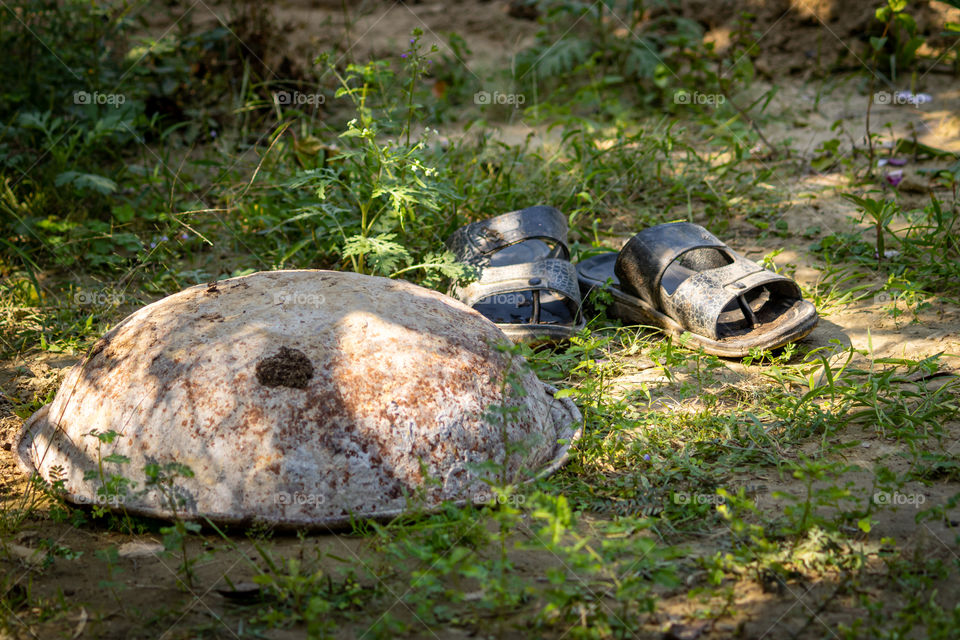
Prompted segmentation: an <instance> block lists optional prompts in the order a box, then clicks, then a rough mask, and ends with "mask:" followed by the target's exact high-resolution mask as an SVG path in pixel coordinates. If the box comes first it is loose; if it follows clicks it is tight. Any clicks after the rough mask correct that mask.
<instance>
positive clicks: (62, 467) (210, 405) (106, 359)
mask: <svg viewBox="0 0 960 640" xmlns="http://www.w3.org/2000/svg"><path fill="white" fill-rule="evenodd" d="M507 342H508V341H507V339H506V337H505V336H504V335H503V334H502V333H501V332H500V330H499V329H497V328H496V327H495V326H494V325H493V323H491V322H490V321H488V320H487V319H485V318H484V317H483V316H481V315H480V314H479V313H477V312H475V311H473V310H472V309H469V308H468V307H466V306H465V305H463V304H461V303H459V302H457V301H455V300H453V299H451V298H448V297H446V296H444V295H441V294H439V293H436V292H434V291H430V290H427V289H423V288H420V287H417V286H414V285H412V284H409V283H406V282H402V281H398V280H390V279H386V278H375V277H370V276H363V275H358V274H354V273H341V272H332V271H274V272H264V273H255V274H252V275H248V276H243V277H239V278H231V279H229V280H223V281H220V282H217V283H216V284H212V285H200V286H195V287H191V288H189V289H186V290H185V291H181V292H180V293H177V294H174V295H172V296H169V297H167V298H164V299H162V300H159V301H158V302H155V303H153V304H151V305H148V306H146V307H144V308H142V309H140V310H139V311H137V312H135V313H134V314H132V315H130V316H128V317H127V318H126V319H125V320H123V321H122V322H121V323H120V324H118V325H117V326H116V327H114V328H113V329H112V330H111V331H110V332H108V333H107V334H106V335H105V336H104V337H103V338H102V339H101V340H100V341H99V342H98V343H97V344H96V345H95V346H94V347H93V349H91V351H90V353H89V354H88V355H87V357H86V358H84V360H83V361H82V362H80V363H79V364H77V365H76V366H75V367H73V368H72V369H71V370H70V372H69V373H68V375H67V376H66V378H65V380H64V382H63V385H62V386H61V388H60V390H59V391H58V393H57V395H56V397H55V399H54V400H53V402H51V403H50V404H49V405H47V406H44V407H43V408H42V409H40V410H39V411H37V412H36V413H35V414H34V415H33V416H32V417H31V418H30V419H29V420H28V421H27V423H26V425H25V426H24V430H23V433H22V434H21V439H20V441H19V442H18V444H17V455H18V458H19V461H20V465H21V467H22V468H23V469H24V470H25V471H27V472H29V473H32V472H34V471H36V472H39V474H40V475H41V476H42V477H43V478H44V479H45V480H47V481H48V482H55V481H57V480H62V487H63V489H64V492H65V495H66V497H67V499H69V500H71V501H73V502H76V503H98V502H99V503H102V504H103V505H104V506H105V507H108V508H112V509H115V510H125V511H126V512H128V513H133V514H139V515H146V516H155V517H164V518H170V517H182V518H185V519H201V518H204V517H206V518H209V519H210V520H211V521H213V522H218V523H250V522H254V521H263V522H266V523H270V524H273V525H279V526H292V527H300V526H307V527H314V526H320V527H322V526H330V527H333V526H342V525H344V524H347V523H349V522H350V519H351V518H377V519H384V518H390V517H393V516H395V515H398V514H401V513H403V512H405V511H406V510H408V509H409V508H411V505H414V504H416V505H417V508H423V509H431V508H435V507H437V506H438V505H440V504H441V503H442V502H443V501H453V502H457V503H466V502H470V501H473V502H483V501H485V500H489V499H490V498H491V490H490V486H489V485H490V482H491V481H500V482H502V481H509V482H519V481H524V480H528V479H531V478H533V477H535V476H542V475H545V474H548V473H551V472H553V471H554V470H556V469H557V468H558V467H559V466H560V465H561V464H562V463H563V462H564V460H565V459H566V456H567V451H568V448H569V446H570V444H571V443H572V442H573V441H574V440H576V438H578V437H579V435H580V430H579V426H578V425H579V422H580V420H581V417H580V414H579V412H578V411H577V408H576V407H575V406H574V405H573V403H572V402H571V401H570V400H568V399H555V398H553V397H552V396H553V390H552V388H550V387H547V386H546V385H544V384H543V383H541V382H540V381H539V380H538V379H537V377H536V376H535V375H534V374H533V373H532V372H530V370H529V369H528V368H526V366H525V363H524V362H523V360H522V358H520V357H519V356H516V355H511V354H510V353H507V352H505V351H504V350H503V349H501V348H498V346H497V345H498V344H501V343H507ZM110 432H115V434H116V435H115V436H110V435H104V434H110ZM97 434H101V437H97ZM491 462H492V463H493V464H492V465H490V464H489V463H491ZM484 463H486V464H484ZM173 464H179V465H184V466H185V467H186V468H188V469H189V473H188V472H186V471H185V470H182V472H179V471H177V470H178V469H180V468H179V467H175V466H170V465H173ZM151 470H152V471H151ZM158 471H159V472H160V473H159V477H158ZM151 473H152V474H153V476H152V480H153V482H151V481H150V480H151ZM111 476H117V477H123V478H126V479H127V480H129V481H131V482H132V483H133V484H132V485H131V486H130V487H129V488H127V489H125V490H121V491H119V492H116V491H113V490H110V489H109V486H110V485H111V482H110V479H111ZM164 477H166V478H168V479H169V480H170V482H168V483H164V482H163V481H162V480H163V479H164ZM158 480H159V482H158ZM115 484H116V483H114V485H115ZM105 487H106V488H105ZM414 496H415V499H414Z"/></svg>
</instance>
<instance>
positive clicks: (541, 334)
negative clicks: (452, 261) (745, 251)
mask: <svg viewBox="0 0 960 640" xmlns="http://www.w3.org/2000/svg"><path fill="white" fill-rule="evenodd" d="M447 247H448V248H449V249H450V251H451V252H452V253H453V254H454V255H455V256H456V257H457V259H458V260H459V261H461V262H463V263H466V264H469V265H471V266H473V267H476V268H477V269H479V272H480V276H479V278H478V279H477V280H476V281H474V282H472V283H471V284H468V285H466V286H463V287H454V289H453V290H452V291H451V295H453V296H454V297H456V298H457V299H459V300H460V301H461V302H463V303H465V304H467V305H468V306H470V307H473V308H474V309H475V310H477V311H478V312H480V313H481V314H483V315H484V316H486V317H487V318H489V319H490V320H492V321H493V322H494V323H496V325H497V326H498V327H499V328H500V329H501V330H502V331H503V332H504V333H505V334H506V335H507V336H508V337H510V338H511V339H512V340H514V341H518V342H519V341H522V342H544V341H557V340H563V339H565V338H569V337H571V336H573V335H575V334H576V333H577V332H579V331H580V330H581V329H583V327H584V326H585V324H586V321H585V319H584V316H583V311H582V305H581V300H583V299H586V297H587V296H588V294H589V293H590V291H592V290H593V289H600V290H603V291H606V292H608V293H609V294H610V295H611V297H612V298H613V303H612V304H610V305H609V306H608V308H607V313H608V314H609V315H611V316H612V317H616V318H620V319H621V320H623V321H625V322H627V323H629V324H637V325H647V326H653V327H656V328H658V329H660V330H662V331H664V332H665V333H667V334H670V335H674V336H680V335H682V334H684V333H686V334H688V335H689V336H690V340H689V342H688V344H690V345H691V346H700V347H702V348H703V349H704V351H706V352H707V353H710V354H714V355H718V356H725V357H742V356H745V355H747V354H749V353H750V351H751V350H753V349H757V348H760V349H776V348H777V347H782V346H784V345H786V344H788V343H790V342H794V341H796V340H800V339H801V338H803V337H805V336H806V335H808V334H809V333H810V332H811V331H813V328H814V327H815V326H816V324H817V321H818V320H819V317H818V315H817V310H816V308H815V307H814V306H813V304H811V303H810V302H809V301H807V300H804V299H803V295H802V294H801V292H800V287H799V286H798V285H797V283H796V282H794V281H793V280H791V279H790V278H787V277H786V276H782V275H780V274H778V273H774V272H773V271H770V270H769V269H764V268H763V267H761V266H760V265H758V264H757V263H756V262H753V261H752V260H748V259H747V258H744V257H743V256H741V255H739V254H737V253H736V252H734V251H733V250H732V249H730V247H728V246H727V245H726V244H724V243H723V242H721V241H720V240H718V239H717V238H716V237H715V236H714V235H713V234H711V233H710V232H709V231H707V230H706V229H704V228H703V227H701V226H699V225H695V224H691V223H689V222H672V223H667V224H661V225H657V226H655V227H650V228H648V229H644V230H643V231H641V232H640V233H638V234H636V235H635V236H633V238H631V239H630V240H629V241H628V242H627V244H626V245H625V246H624V247H623V249H621V250H620V252H619V253H607V254H602V255H599V256H595V257H592V258H588V259H587V260H584V261H582V262H579V263H578V264H577V265H576V267H574V265H573V264H572V263H571V262H570V248H569V246H568V245H567V219H566V217H565V216H564V215H563V214H562V213H560V212H559V211H557V210H556V209H554V208H553V207H547V206H536V207H528V208H526V209H522V210H520V211H512V212H510V213H505V214H503V215H501V216H497V217H495V218H491V219H489V220H483V221H481V222H474V223H472V224H469V225H467V226H465V227H461V228H460V229H458V230H457V231H456V232H454V234H453V235H452V236H451V237H450V239H449V240H447Z"/></svg>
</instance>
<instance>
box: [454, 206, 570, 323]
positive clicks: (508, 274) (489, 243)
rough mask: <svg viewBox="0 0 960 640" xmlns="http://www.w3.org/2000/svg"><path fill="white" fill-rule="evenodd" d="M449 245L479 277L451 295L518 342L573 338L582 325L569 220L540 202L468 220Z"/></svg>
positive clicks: (460, 259) (456, 288)
mask: <svg viewBox="0 0 960 640" xmlns="http://www.w3.org/2000/svg"><path fill="white" fill-rule="evenodd" d="M447 247H448V248H449V249H450V251H451V252H452V253H453V254H454V255H455V256H456V257H457V260H459V261H460V262H463V263H465V264H469V265H471V266H474V267H476V268H478V269H479V270H480V276H479V278H478V279H477V280H476V281H474V282H472V283H470V284H469V285H467V286H464V287H454V288H453V289H452V290H451V292H450V293H451V295H452V296H453V297H455V298H457V299H458V300H460V301H461V302H463V303H464V304H466V305H467V306H469V307H473V308H474V309H476V310H477V311H479V312H480V313H481V314H483V315H484V316H486V317H487V318H489V319H490V320H492V321H493V322H494V323H496V325H497V326H498V327H500V329H501V330H502V331H503V332H504V333H505V334H506V335H507V336H508V337H509V338H510V339H511V340H514V341H516V342H541V341H554V340H562V339H565V338H569V337H570V336H572V335H574V334H576V333H577V332H578V331H579V330H580V329H582V328H583V327H584V324H585V322H584V319H583V315H582V314H581V313H580V289H579V286H578V284H577V272H576V269H574V267H573V265H572V264H570V249H569V247H568V246H567V219H566V218H565V217H564V215H563V214H562V213H560V212H559V211H557V210H556V209H554V208H553V207H546V206H536V207H528V208H526V209H521V210H520V211H511V212H510V213H505V214H503V215H500V216H497V217H495V218H491V219H489V220H482V221H480V222H474V223H472V224H468V225H466V226H465V227H461V228H460V229H458V230H457V231H455V232H454V233H453V235H452V236H450V238H449V239H448V240H447Z"/></svg>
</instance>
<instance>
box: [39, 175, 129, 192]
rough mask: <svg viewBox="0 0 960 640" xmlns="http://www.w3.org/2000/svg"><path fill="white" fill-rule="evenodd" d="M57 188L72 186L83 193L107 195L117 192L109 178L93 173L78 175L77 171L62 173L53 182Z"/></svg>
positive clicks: (115, 184) (115, 186)
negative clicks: (93, 192)
mask: <svg viewBox="0 0 960 640" xmlns="http://www.w3.org/2000/svg"><path fill="white" fill-rule="evenodd" d="M53 182H54V184H55V185H56V186H58V187H62V186H64V185H66V184H72V185H73V186H74V187H75V188H77V189H79V190H81V191H85V190H87V189H92V190H94V191H96V192H98V193H102V194H104V195H107V194H109V193H113V192H114V191H116V190H117V183H116V182H114V181H113V180H111V179H109V178H104V177H103V176H98V175H96V174H95V173H80V172H79V171H64V172H63V173H61V174H60V175H58V176H57V177H56V179H55V180H54V181H53Z"/></svg>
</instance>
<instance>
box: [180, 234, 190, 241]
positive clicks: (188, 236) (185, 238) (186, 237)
mask: <svg viewBox="0 0 960 640" xmlns="http://www.w3.org/2000/svg"><path fill="white" fill-rule="evenodd" d="M180 239H181V240H189V239H190V234H189V233H181V234H180Z"/></svg>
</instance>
